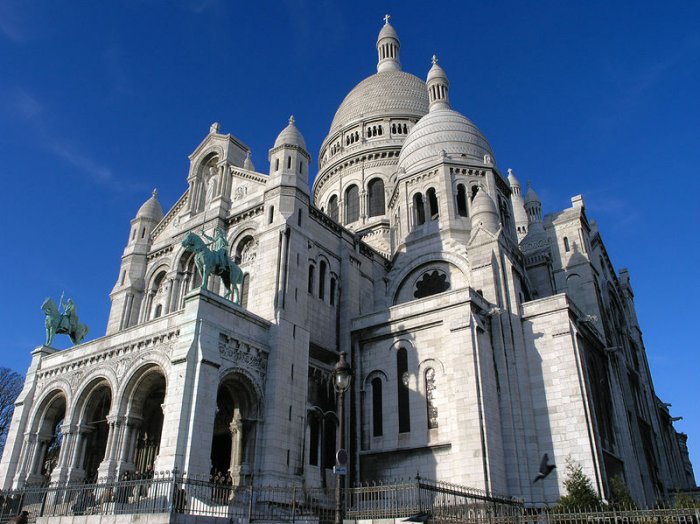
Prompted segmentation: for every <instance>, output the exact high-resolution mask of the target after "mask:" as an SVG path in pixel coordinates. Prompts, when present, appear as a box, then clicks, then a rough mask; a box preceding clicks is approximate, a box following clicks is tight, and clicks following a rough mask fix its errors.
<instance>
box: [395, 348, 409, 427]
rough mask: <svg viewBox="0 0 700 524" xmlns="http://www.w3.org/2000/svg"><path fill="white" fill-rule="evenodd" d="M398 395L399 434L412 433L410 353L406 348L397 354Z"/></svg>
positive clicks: (400, 349)
mask: <svg viewBox="0 0 700 524" xmlns="http://www.w3.org/2000/svg"><path fill="white" fill-rule="evenodd" d="M396 379H397V380H396V395H397V397H398V404H399V433H408V432H409V431H411V412H410V405H409V402H408V353H407V352H406V348H399V350H398V351H397V352H396Z"/></svg>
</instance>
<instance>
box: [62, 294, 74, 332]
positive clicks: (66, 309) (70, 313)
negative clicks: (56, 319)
mask: <svg viewBox="0 0 700 524" xmlns="http://www.w3.org/2000/svg"><path fill="white" fill-rule="evenodd" d="M61 307H62V308H63V315H62V316H63V317H65V318H66V319H67V320H68V332H69V333H71V332H74V331H75V327H76V320H77V313H76V312H75V302H73V299H72V298H69V299H68V302H65V303H64V302H63V295H61Z"/></svg>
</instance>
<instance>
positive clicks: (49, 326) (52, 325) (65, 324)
mask: <svg viewBox="0 0 700 524" xmlns="http://www.w3.org/2000/svg"><path fill="white" fill-rule="evenodd" d="M61 305H62V306H63V313H61V312H60V311H59V310H58V307H57V306H56V303H55V302H54V301H53V300H51V299H50V298H47V299H46V300H44V303H43V304H42V305H41V309H43V310H44V314H45V315H46V322H45V325H46V344H45V345H46V346H50V345H51V343H52V342H53V337H54V336H55V335H56V334H57V333H58V334H67V335H68V336H70V339H71V341H72V342H73V344H80V343H81V342H82V341H83V339H84V338H85V335H87V333H88V327H87V325H86V324H83V323H82V322H80V320H79V319H78V314H77V313H76V312H75V303H74V302H73V299H72V298H69V299H68V302H67V303H66V304H63V295H61Z"/></svg>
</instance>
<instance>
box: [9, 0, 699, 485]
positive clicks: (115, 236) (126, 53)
mask: <svg viewBox="0 0 700 524" xmlns="http://www.w3.org/2000/svg"><path fill="white" fill-rule="evenodd" d="M385 12H389V13H391V14H392V23H393V25H394V27H395V28H396V29H397V31H398V33H399V36H400V38H401V43H402V47H401V60H402V63H403V67H404V69H405V70H407V71H409V72H411V73H414V74H416V75H418V76H420V77H425V75H426V74H427V71H428V69H429V67H430V57H431V55H432V54H433V53H437V54H438V56H439V57H440V64H441V65H442V66H443V67H444V68H445V70H446V71H447V74H448V75H449V78H450V82H451V90H450V98H451V101H452V104H453V107H454V108H455V109H457V110H459V111H461V112H462V113H464V114H465V115H467V116H468V117H469V118H471V119H472V120H473V121H474V122H475V123H476V124H477V125H478V126H479V127H480V128H481V130H482V131H483V132H484V134H485V135H486V137H487V138H488V139H489V141H490V143H491V145H492V147H493V149H494V152H495V154H496V158H497V161H498V165H499V167H500V168H501V169H502V170H503V171H504V172H505V169H506V168H508V167H512V168H513V169H514V171H515V173H516V175H517V176H518V178H519V179H520V181H521V182H522V183H524V182H525V181H526V180H531V181H532V183H533V184H534V186H535V189H536V190H537V192H538V193H539V195H540V197H541V199H542V201H543V208H544V209H543V210H544V212H545V213H546V212H549V211H555V210H559V209H561V208H563V207H566V206H568V205H569V199H570V197H571V196H573V195H576V194H578V193H582V194H583V195H584V198H585V201H586V206H587V211H588V214H589V217H590V218H592V219H595V220H597V221H598V223H599V226H600V229H601V231H602V235H603V239H604V241H605V243H606V245H607V248H608V251H609V254H610V256H611V258H612V261H613V263H614V264H615V266H616V267H617V268H618V270H619V269H620V268H622V267H628V268H629V269H630V273H631V277H632V284H633V286H634V289H635V292H636V301H637V310H638V313H639V317H640V321H641V325H642V329H643V331H644V339H645V343H646V349H647V354H648V359H649V364H650V366H651V369H652V373H653V376H654V380H655V386H656V393H657V394H658V395H659V396H660V397H661V398H662V399H663V400H664V401H666V402H670V403H671V404H672V405H673V406H672V408H671V413H672V415H674V416H683V417H684V420H683V421H681V422H679V423H677V428H678V429H679V430H681V431H685V432H687V433H688V434H689V443H690V447H691V456H692V457H693V458H694V462H695V466H696V468H697V471H698V473H699V475H698V476H700V409H699V408H698V400H697V391H698V385H697V383H698V378H699V376H700V357H699V356H698V342H697V340H698V336H697V335H696V334H695V329H696V327H697V326H698V325H700V321H699V320H698V315H697V311H696V310H697V308H698V306H697V300H698V298H699V296H700V295H699V293H698V291H699V285H698V278H697V265H698V260H699V259H700V256H699V255H700V252H699V251H700V250H699V249H698V242H697V240H695V241H694V240H693V239H694V238H696V235H697V233H696V231H697V227H698V223H699V222H700V220H699V219H700V212H699V208H700V206H698V195H699V193H700V183H699V182H698V180H699V177H698V166H700V133H699V123H700V30H699V29H698V27H700V3H698V2H694V1H690V0H689V1H687V2H675V1H667V2H658V1H653V2H652V1H647V2H644V1H633V2H609V1H600V2H598V1H586V2H562V1H554V2H520V1H513V2H477V1H470V2H466V1H465V2H435V3H428V2H424V1H423V2H408V1H402V2H376V1H372V2H356V1H352V2H323V1H308V2H301V1H299V2H294V1H288V2H257V1H256V2H252V1H251V2H233V1H230V2H229V1H217V0H192V1H186V0H181V1H173V2H166V1H143V2H135V1H122V2H95V1H70V2H56V1H49V0H47V1H44V2H36V1H24V0H17V1H15V0H2V1H0V152H1V153H2V167H1V168H0V173H2V193H3V198H2V205H1V206H0V220H1V223H2V225H3V230H2V235H3V237H4V242H3V244H4V246H3V255H2V271H1V272H0V275H1V276H0V279H1V280H0V289H2V299H1V300H0V318H1V319H2V320H3V327H2V334H1V335H0V348H1V349H0V365H3V366H9V367H12V368H13V369H16V370H18V371H21V372H24V371H25V370H26V367H27V365H28V363H29V353H30V351H31V349H32V348H34V347H36V346H38V345H40V344H41V343H42V341H43V338H44V329H43V322H44V320H43V315H42V312H41V310H40V309H39V306H40V305H41V302H42V301H43V299H44V298H45V297H47V296H52V297H53V298H54V300H58V298H59V297H60V295H61V292H62V291H63V290H65V292H66V294H67V295H68V296H71V297H73V298H74V299H75V301H76V303H77V309H78V312H79V314H80V316H81V319H82V320H83V321H85V322H87V323H88V324H89V325H90V327H91V332H90V334H89V335H88V337H98V336H101V335H103V334H104V330H105V326H106V322H107V314H108V308H109V292H110V291H111V288H112V286H113V285H114V283H115V280H116V278H117V273H118V268H119V260H120V256H121V253H122V249H123V247H124V245H125V243H126V240H127V235H128V232H129V220H130V219H131V218H132V217H133V216H134V214H135V213H136V210H137V209H138V208H139V206H140V205H141V203H142V202H143V201H144V200H146V199H147V198H148V197H149V195H150V192H151V190H152V188H153V187H158V189H159V191H160V195H161V202H162V203H163V205H164V207H165V208H166V209H167V208H168V207H169V206H170V205H172V204H173V203H174V202H175V201H176V200H177V198H178V197H179V196H180V195H181V194H182V192H184V190H185V189H186V187H187V185H186V178H187V169H188V160H187V156H188V155H189V154H190V153H191V152H192V151H193V150H194V148H195V147H196V146H197V144H198V143H199V142H200V141H201V140H202V139H203V138H204V137H205V136H206V134H207V132H208V130H209V125H210V124H211V123H212V122H213V121H215V120H216V121H219V122H221V124H222V131H223V132H230V133H232V134H234V135H235V136H236V137H238V138H239V139H240V140H242V141H243V142H244V143H246V144H248V145H249V146H250V147H251V148H252V150H253V161H254V162H255V165H256V167H257V169H258V170H259V171H265V172H266V171H267V168H268V163H267V150H268V149H269V148H270V147H271V146H272V144H273V142H274V140H275V137H276V136H277V133H278V132H279V131H280V130H281V129H282V128H283V127H284V126H285V125H286V123H287V118H288V117H289V115H290V114H292V113H293V114H294V115H295V116H296V120H297V125H298V127H299V128H300V129H301V131H302V132H303V133H304V136H305V138H306V143H307V144H308V146H309V148H310V149H311V154H312V156H313V157H314V161H315V159H316V156H317V153H318V149H319V147H320V144H321V141H322V140H323V138H324V136H325V134H326V132H327V131H328V126H329V125H330V122H331V120H332V118H333V114H334V112H335V110H336V108H337V106H338V105H339V104H340V102H341V101H342V99H343V97H344V96H345V95H346V94H347V92H348V91H349V90H350V89H351V88H352V87H353V86H354V85H355V84H357V83H358V82H359V81H360V80H362V79H363V78H365V77H366V76H368V75H370V74H372V73H374V72H375V65H376V52H375V47H374V45H375V42H376V36H377V33H378V31H379V29H380V28H381V24H382V17H383V15H384V14H385ZM693 308H696V309H695V310H694V309H693ZM67 342H68V339H67V338H66V337H59V338H58V344H64V345H67Z"/></svg>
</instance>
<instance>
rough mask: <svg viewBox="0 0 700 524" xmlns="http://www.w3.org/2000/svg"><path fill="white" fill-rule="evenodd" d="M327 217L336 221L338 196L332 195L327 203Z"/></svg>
mask: <svg viewBox="0 0 700 524" xmlns="http://www.w3.org/2000/svg"><path fill="white" fill-rule="evenodd" d="M328 216H329V217H331V218H332V219H333V220H335V221H336V222H337V221H338V195H333V196H332V197H331V198H330V200H329V201H328Z"/></svg>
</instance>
